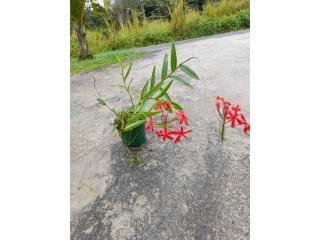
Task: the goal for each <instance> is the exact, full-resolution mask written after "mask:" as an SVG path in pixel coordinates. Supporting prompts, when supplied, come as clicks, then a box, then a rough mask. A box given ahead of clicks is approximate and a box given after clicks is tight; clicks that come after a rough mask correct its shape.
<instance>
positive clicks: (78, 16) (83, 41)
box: [70, 0, 93, 60]
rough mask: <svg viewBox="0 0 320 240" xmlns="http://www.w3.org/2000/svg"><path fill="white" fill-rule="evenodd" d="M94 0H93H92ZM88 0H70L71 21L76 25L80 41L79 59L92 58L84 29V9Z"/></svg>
mask: <svg viewBox="0 0 320 240" xmlns="http://www.w3.org/2000/svg"><path fill="white" fill-rule="evenodd" d="M91 1H93V0H91ZM85 5H86V0H70V16H71V21H72V22H73V23H74V25H75V30H76V32H77V38H78V41H79V48H80V55H79V60H84V59H88V58H92V57H93V56H92V54H91V53H90V51H89V46H88V42H87V38H86V32H85V29H84V9H85Z"/></svg>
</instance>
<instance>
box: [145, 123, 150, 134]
mask: <svg viewBox="0 0 320 240" xmlns="http://www.w3.org/2000/svg"><path fill="white" fill-rule="evenodd" d="M150 128H151V127H150V125H149V124H148V123H146V126H145V128H144V129H145V130H146V132H148V131H149V130H150Z"/></svg>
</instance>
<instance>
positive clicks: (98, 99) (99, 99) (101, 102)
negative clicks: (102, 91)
mask: <svg viewBox="0 0 320 240" xmlns="http://www.w3.org/2000/svg"><path fill="white" fill-rule="evenodd" d="M97 101H98V103H99V104H101V105H107V104H106V103H105V101H103V100H102V99H101V98H97Z"/></svg>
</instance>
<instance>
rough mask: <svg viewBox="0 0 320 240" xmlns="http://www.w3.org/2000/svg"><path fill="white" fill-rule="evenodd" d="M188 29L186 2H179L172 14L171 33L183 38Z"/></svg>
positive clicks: (180, 0) (179, 0) (182, 0)
mask: <svg viewBox="0 0 320 240" xmlns="http://www.w3.org/2000/svg"><path fill="white" fill-rule="evenodd" d="M185 28H186V13H185V10H184V0H178V1H177V4H176V5H175V7H174V9H173V11H172V14H171V31H172V34H173V36H176V37H182V36H183V35H184V33H185Z"/></svg>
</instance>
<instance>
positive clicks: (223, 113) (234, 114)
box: [216, 96, 250, 141]
mask: <svg viewBox="0 0 320 240" xmlns="http://www.w3.org/2000/svg"><path fill="white" fill-rule="evenodd" d="M216 111H217V113H218V117H219V120H220V136H221V141H223V139H224V134H225V127H226V126H227V125H228V124H229V123H230V124H229V126H230V127H231V128H234V127H236V126H243V132H244V134H249V132H250V124H249V123H248V122H247V120H246V118H245V117H244V115H243V114H242V113H241V110H240V107H239V105H236V106H232V105H231V103H230V102H228V101H226V100H225V99H224V98H223V97H221V96H217V97H216Z"/></svg>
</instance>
